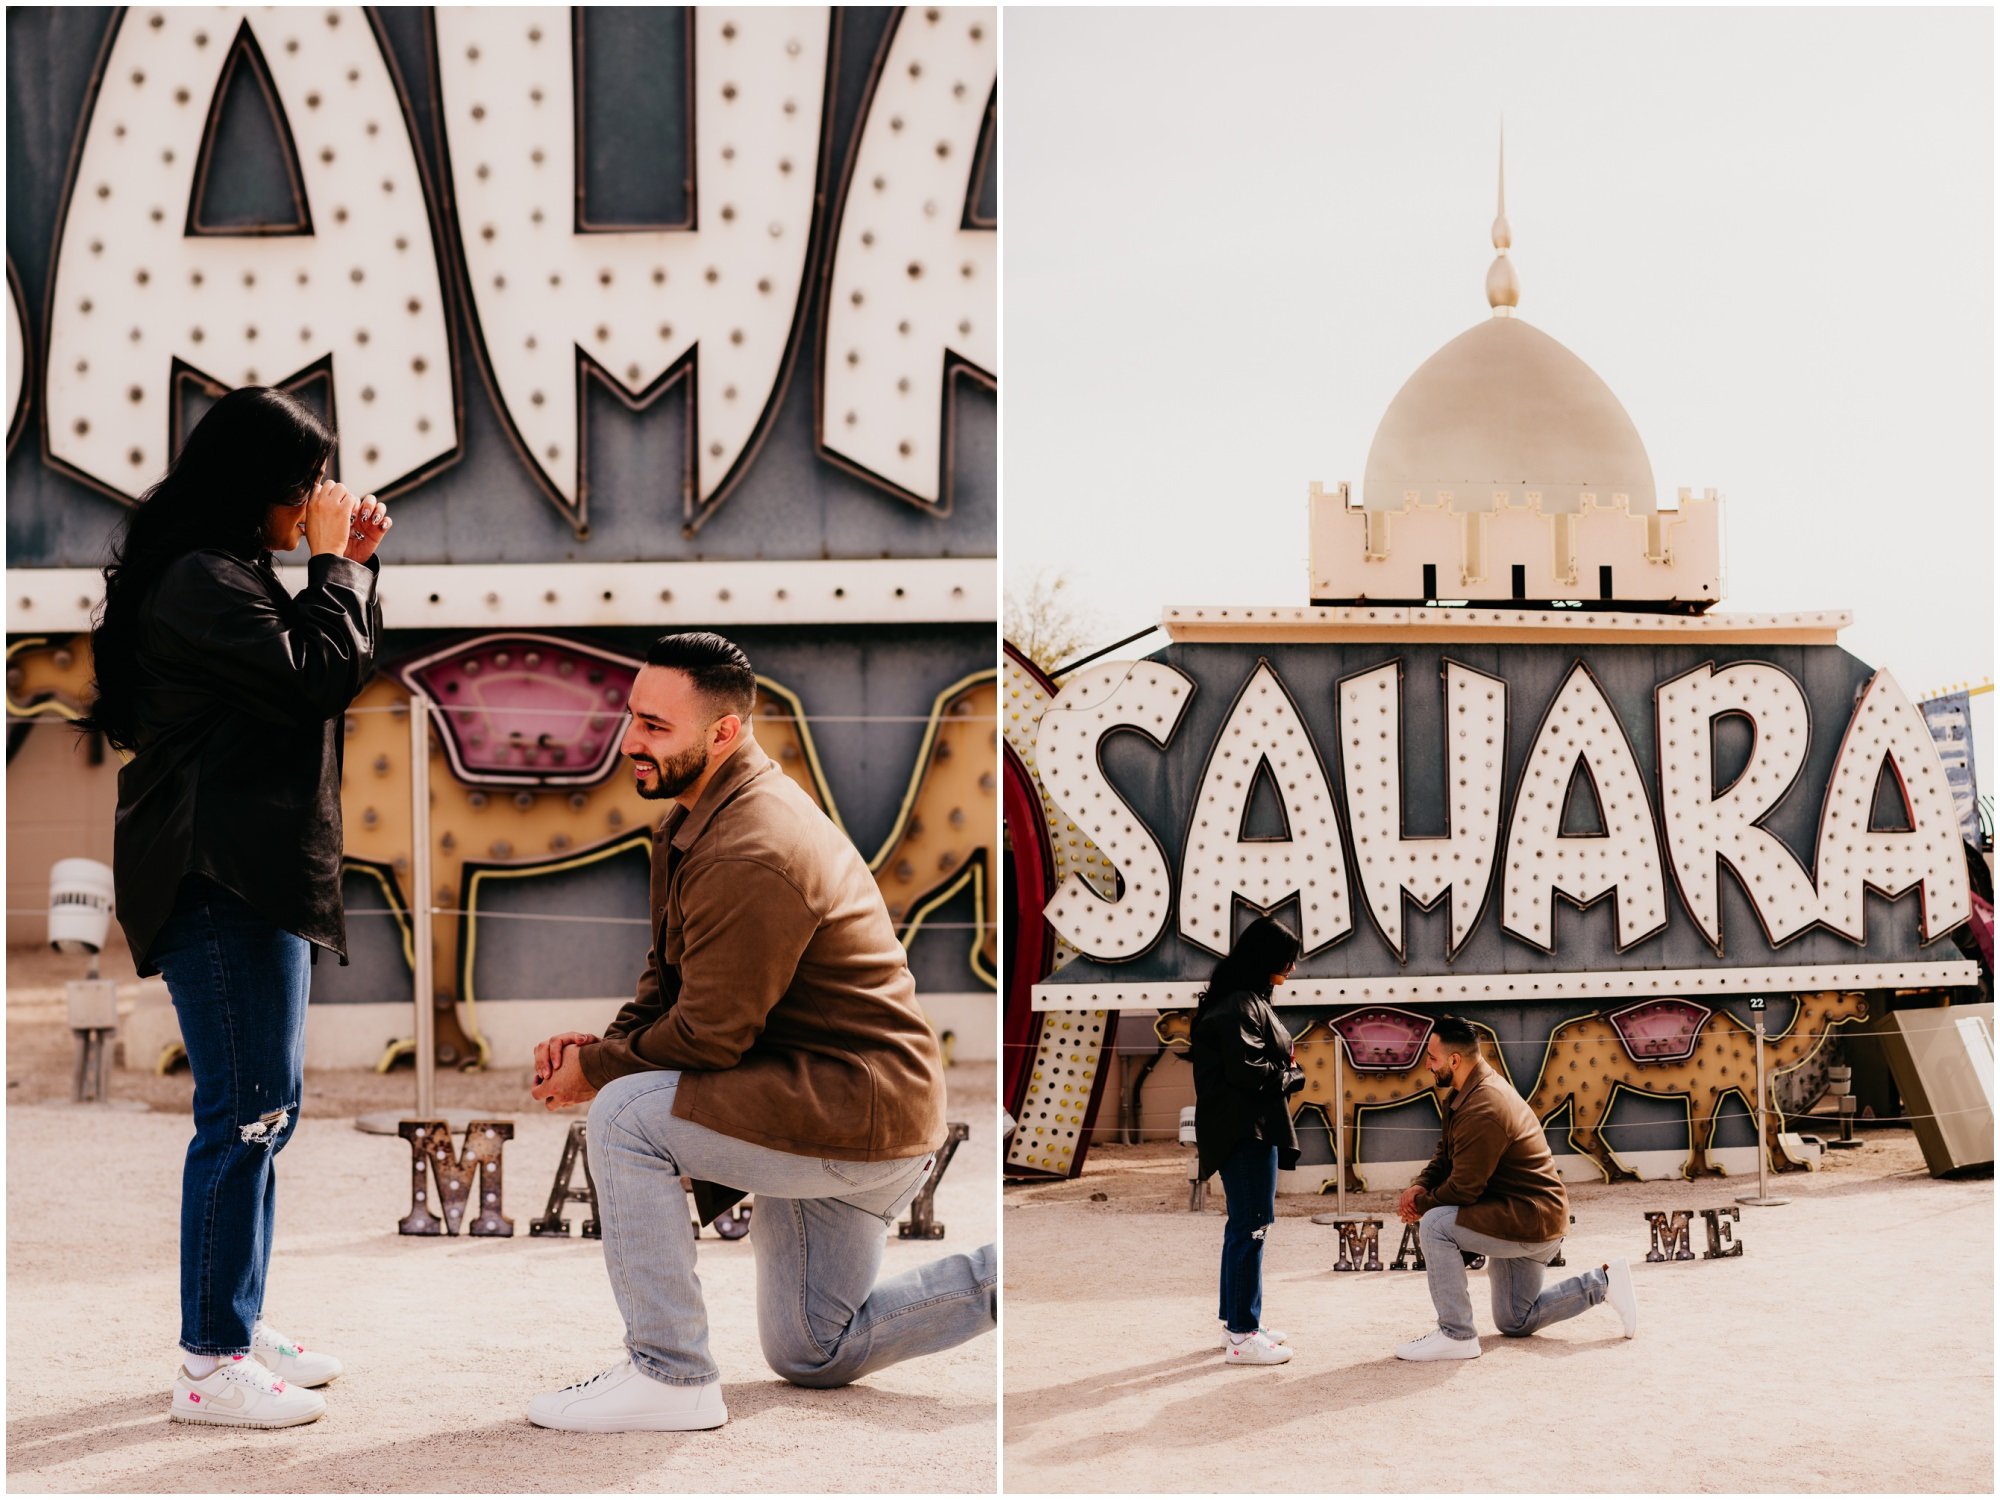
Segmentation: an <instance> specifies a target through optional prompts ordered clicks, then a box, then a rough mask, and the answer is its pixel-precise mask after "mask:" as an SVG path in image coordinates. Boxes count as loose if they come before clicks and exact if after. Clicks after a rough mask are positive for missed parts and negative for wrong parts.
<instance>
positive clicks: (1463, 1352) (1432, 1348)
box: [1396, 1328, 1485, 1359]
mask: <svg viewBox="0 0 2000 1500" xmlns="http://www.w3.org/2000/svg"><path fill="white" fill-rule="evenodd" d="M1484 1352H1485V1351H1484V1350H1482V1349H1481V1348H1480V1347H1479V1340H1478V1339H1476V1338H1471V1339H1455V1338H1453V1337H1452V1336H1451V1335H1450V1334H1448V1333H1446V1332H1445V1331H1444V1330H1443V1329H1442V1328H1433V1329H1432V1330H1431V1331H1430V1332H1429V1333H1427V1334H1425V1335H1424V1336H1423V1337H1422V1338H1420V1339H1411V1340H1410V1341H1409V1343H1407V1344H1398V1345H1397V1346H1396V1358H1398V1359H1477V1358H1479V1356H1480V1355H1481V1354H1483V1353H1484Z"/></svg>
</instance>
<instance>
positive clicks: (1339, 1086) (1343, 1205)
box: [1333, 1031, 1347, 1214]
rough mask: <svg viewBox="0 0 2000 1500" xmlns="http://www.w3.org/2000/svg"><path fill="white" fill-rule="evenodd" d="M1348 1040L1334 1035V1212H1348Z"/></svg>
mask: <svg viewBox="0 0 2000 1500" xmlns="http://www.w3.org/2000/svg"><path fill="white" fill-rule="evenodd" d="M1346 1056H1347V1038H1345V1037H1343V1036H1342V1035H1341V1034H1340V1033H1339V1032H1337V1031H1336V1032H1334V1034H1333V1161H1334V1178H1333V1181H1334V1190H1333V1192H1334V1199H1333V1206H1334V1212H1336V1213H1339V1214H1345V1213H1346V1212H1347V1066H1346V1063H1345V1061H1344V1059H1345V1058H1346Z"/></svg>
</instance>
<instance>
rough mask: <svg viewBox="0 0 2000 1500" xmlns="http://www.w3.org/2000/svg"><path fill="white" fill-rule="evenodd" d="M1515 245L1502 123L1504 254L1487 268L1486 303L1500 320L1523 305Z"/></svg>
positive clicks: (1497, 220)
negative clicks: (1512, 256) (1513, 255)
mask: <svg viewBox="0 0 2000 1500" xmlns="http://www.w3.org/2000/svg"><path fill="white" fill-rule="evenodd" d="M1513 243H1514V235H1513V231H1512V230H1510V229H1509V228H1508V227H1507V123H1506V121H1504V120H1503V121H1501V123H1500V208H1499V211H1498V213H1497V214H1496V215H1495V216H1494V219H1493V248H1494V249H1495V250H1497V251H1499V252H1500V253H1499V254H1498V255H1496V256H1495V257H1494V258H1493V264H1492V265H1490V266H1488V267H1487V268H1486V304H1487V306H1489V307H1491V308H1492V309H1493V315H1494V316H1495V317H1496V318H1511V317H1512V316H1513V315H1514V309H1515V308H1516V307H1518V306H1519V305H1520V302H1521V283H1520V280H1519V279H1518V278H1517V277H1516V276H1515V275H1514V263H1513V262H1512V261H1511V260H1509V259H1508V258H1507V251H1508V249H1509V247H1511V246H1512V245H1513Z"/></svg>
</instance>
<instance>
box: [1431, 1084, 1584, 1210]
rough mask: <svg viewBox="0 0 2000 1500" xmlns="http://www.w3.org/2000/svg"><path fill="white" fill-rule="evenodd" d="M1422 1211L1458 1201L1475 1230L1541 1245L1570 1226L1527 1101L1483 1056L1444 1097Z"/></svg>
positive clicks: (1564, 1199)
mask: <svg viewBox="0 0 2000 1500" xmlns="http://www.w3.org/2000/svg"><path fill="white" fill-rule="evenodd" d="M1417 1187H1418V1188H1419V1190H1420V1191H1419V1192H1418V1193H1417V1212H1419V1213H1425V1212H1428V1211H1429V1210H1431V1209H1433V1208H1437V1207H1439V1206H1440V1205H1450V1204H1456V1205H1458V1211H1459V1212H1458V1222H1459V1223H1461V1224H1463V1225H1464V1226H1465V1227H1466V1228H1467V1229H1470V1230H1473V1231H1474V1232H1476V1233H1478V1234H1490V1235H1492V1236H1493V1237H1494V1238H1495V1239H1501V1240H1514V1241H1517V1242H1519V1243H1522V1244H1528V1245H1543V1244H1547V1243H1548V1242H1549V1241H1550V1240H1559V1239H1561V1238H1562V1237H1563V1236H1564V1235H1565V1234H1567V1233H1568V1232H1569V1194H1568V1193H1567V1192H1565V1191H1564V1190H1563V1184H1562V1178H1560V1177H1558V1176H1557V1175H1556V1164H1555V1158H1554V1157H1553V1156H1552V1155H1550V1154H1549V1142H1548V1137H1547V1136H1545V1135H1543V1134H1542V1122H1541V1121H1540V1120H1537V1119H1536V1118H1535V1113H1534V1111H1533V1110H1531V1109H1529V1108H1528V1105H1527V1101H1526V1100H1524V1099H1523V1098H1522V1097H1521V1096H1520V1095H1519V1094H1517V1093H1515V1092H1514V1090H1513V1087H1512V1085H1510V1084H1509V1083H1508V1082H1507V1080H1506V1079H1504V1078H1502V1077H1501V1076H1500V1075H1499V1074H1498V1073H1496V1072H1494V1071H1493V1069H1492V1068H1490V1067H1488V1066H1487V1065H1486V1062H1485V1060H1484V1059H1481V1060H1480V1061H1479V1062H1476V1063H1474V1064H1473V1065H1472V1071H1471V1072H1469V1073H1467V1074H1466V1075H1465V1083H1464V1085H1463V1086H1462V1087H1460V1088H1458V1089H1455V1090H1453V1091H1452V1093H1451V1094H1450V1095H1449V1096H1448V1097H1447V1098H1446V1100H1445V1105H1444V1134H1443V1135H1441V1136H1440V1137H1439V1138H1438V1148H1437V1154H1436V1155H1434V1156H1433V1157H1432V1158H1431V1160H1430V1165H1429V1166H1427V1167H1425V1168H1424V1169H1423V1171H1422V1172H1421V1173H1419V1174H1418V1176H1417Z"/></svg>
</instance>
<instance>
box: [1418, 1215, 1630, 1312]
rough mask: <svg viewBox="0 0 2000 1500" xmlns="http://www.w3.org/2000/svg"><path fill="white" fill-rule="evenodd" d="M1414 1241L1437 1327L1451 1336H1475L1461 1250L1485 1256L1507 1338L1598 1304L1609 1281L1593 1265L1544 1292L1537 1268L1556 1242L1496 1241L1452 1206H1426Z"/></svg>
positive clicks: (1551, 1253)
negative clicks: (1463, 1222)
mask: <svg viewBox="0 0 2000 1500" xmlns="http://www.w3.org/2000/svg"><path fill="white" fill-rule="evenodd" d="M1417 1239H1418V1241H1419V1242H1420V1243H1421V1244H1422V1246H1423V1251H1424V1274H1425V1276H1426V1277H1427V1278H1429V1281H1430V1287H1431V1302H1432V1304H1433V1305H1434V1306H1435V1307H1436V1308H1437V1315H1438V1327H1440V1328H1442V1329H1443V1330H1444V1331H1445V1332H1446V1333H1447V1334H1448V1335H1450V1336H1451V1337H1452V1338H1455V1339H1470V1338H1477V1337H1478V1336H1479V1334H1478V1331H1477V1330H1476V1329H1475V1328H1474V1327H1473V1326H1472V1294H1471V1292H1470V1291H1469V1290H1468V1289H1467V1287H1466V1278H1465V1260H1464V1257H1463V1256H1461V1255H1460V1254H1459V1252H1460V1251H1461V1250H1470V1251H1471V1252H1472V1253H1473V1254H1474V1255H1483V1256H1485V1257H1486V1280H1487V1281H1488V1283H1490V1284H1491V1286H1492V1288H1493V1325H1494V1327H1496V1328H1498V1329H1499V1330H1500V1331H1501V1332H1502V1333H1504V1334H1506V1335H1507V1336H1508V1337H1509V1338H1516V1339H1518V1338H1526V1337H1527V1336H1528V1335H1529V1334H1531V1333H1533V1332H1534V1331H1535V1330H1536V1329H1537V1328H1546V1327H1547V1326H1548V1325H1549V1324H1551V1323H1560V1322H1561V1321H1562V1320H1563V1319H1564V1318H1573V1317H1575V1316H1576V1315H1577V1314H1578V1313H1580V1312H1583V1311H1585V1310H1587V1309H1589V1308H1592V1307H1595V1306H1597V1304H1598V1303H1600V1302H1602V1301H1603V1300H1604V1292H1605V1288H1606V1286H1607V1285H1608V1283H1609V1280H1610V1278H1609V1277H1607V1276H1606V1275H1605V1274H1604V1272H1603V1271H1602V1270H1599V1269H1592V1270H1589V1271H1585V1272H1584V1273H1583V1274H1582V1275H1581V1276H1572V1277H1570V1278H1569V1280H1567V1281H1563V1282H1558V1283H1557V1284H1556V1285H1555V1286H1552V1287H1550V1288H1549V1289H1548V1290H1547V1291H1543V1290H1542V1272H1543V1270H1544V1268H1545V1267H1547V1265H1548V1263H1549V1262H1550V1261H1552V1260H1554V1259H1555V1258H1556V1252H1557V1251H1558V1250H1560V1249H1562V1241H1561V1240H1548V1241H1546V1242H1544V1243H1542V1244H1534V1245H1531V1244H1525V1243H1523V1242H1521V1241H1519V1240H1501V1239H1495V1238H1494V1237H1493V1236H1492V1235H1490V1234H1481V1233H1479V1232H1478V1231H1477V1230H1474V1229H1464V1228H1461V1227H1460V1226H1459V1222H1458V1209H1457V1208H1455V1207H1452V1206H1442V1207H1438V1208H1433V1209H1430V1210H1428V1211H1427V1212H1426V1213H1425V1214H1424V1216H1423V1218H1422V1219H1421V1220H1419V1221H1418V1224H1417Z"/></svg>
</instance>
